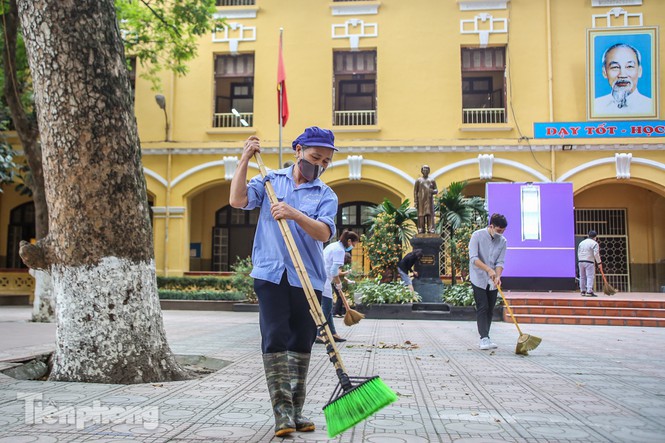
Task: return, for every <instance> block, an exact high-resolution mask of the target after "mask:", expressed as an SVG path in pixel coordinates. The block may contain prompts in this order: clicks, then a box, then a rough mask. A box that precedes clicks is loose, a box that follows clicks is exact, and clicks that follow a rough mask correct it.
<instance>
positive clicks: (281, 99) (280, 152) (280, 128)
mask: <svg viewBox="0 0 665 443" xmlns="http://www.w3.org/2000/svg"><path fill="white" fill-rule="evenodd" d="M283 33H284V28H279V50H280V51H281V50H282V34H283ZM283 100H284V88H282V86H281V85H280V87H279V151H278V152H279V165H278V166H277V169H281V168H282V126H283V122H282V118H283V115H282V114H283V112H282V107H283V106H284V104H283Z"/></svg>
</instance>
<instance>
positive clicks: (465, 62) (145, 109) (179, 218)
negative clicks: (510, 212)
mask: <svg viewBox="0 0 665 443" xmlns="http://www.w3.org/2000/svg"><path fill="white" fill-rule="evenodd" d="M218 3H219V4H220V6H218V11H217V14H218V15H219V16H220V17H225V18H226V22H227V24H228V27H227V28H226V29H224V30H217V31H216V32H214V33H211V34H210V35H208V36H206V37H205V38H202V39H201V41H200V45H199V51H198V56H197V58H196V59H195V60H194V61H192V62H191V64H190V66H189V73H188V74H187V75H186V76H184V77H176V76H174V75H172V74H170V73H169V74H163V76H162V83H161V90H160V91H157V92H156V91H153V90H152V89H151V85H150V84H149V83H148V82H147V81H145V80H143V79H141V77H140V74H141V71H142V67H141V65H140V63H139V64H138V67H137V74H138V75H137V76H136V92H135V108H136V116H137V121H138V127H139V134H140V137H141V145H142V152H143V165H144V171H145V176H146V181H147V185H148V193H149V196H150V199H151V204H152V209H153V226H154V241H155V259H156V266H157V271H158V273H159V274H161V275H182V274H184V273H186V272H193V271H204V272H208V271H227V270H229V268H230V266H231V265H232V263H233V262H234V260H235V257H236V256H241V257H243V256H246V255H248V254H249V251H250V250H251V249H250V248H251V241H252V236H253V229H254V228H253V224H254V222H255V219H254V215H253V214H251V213H247V214H245V213H244V212H242V211H235V210H231V208H229V207H228V197H229V185H230V179H231V177H232V175H233V172H234V171H235V166H236V163H237V159H238V158H239V156H240V152H241V147H242V143H243V141H244V140H245V139H246V138H247V137H248V136H250V135H256V136H258V137H259V138H260V140H261V146H262V150H263V158H264V161H266V163H267V166H268V167H271V168H277V167H278V166H279V165H280V162H281V163H283V162H286V161H289V160H293V159H294V157H293V151H292V150H291V141H292V140H293V139H294V138H295V137H297V136H298V135H299V134H300V133H301V132H302V131H303V129H304V128H305V127H307V126H312V125H317V126H321V127H325V128H330V129H332V130H333V131H334V132H335V136H336V145H337V146H338V148H339V152H337V153H336V154H335V156H334V159H333V160H334V162H333V165H332V167H331V168H329V169H328V170H327V171H326V172H325V174H324V175H323V176H322V179H323V180H324V181H325V182H326V183H327V184H328V185H330V186H331V187H332V189H333V190H334V191H335V192H336V193H337V195H338V197H339V203H340V213H339V215H338V222H339V223H338V226H339V227H340V228H342V227H343V226H348V227H355V228H357V229H360V227H361V226H362V222H363V221H364V217H363V216H364V211H365V208H367V207H368V206H370V205H375V204H378V203H381V202H382V201H383V199H384V198H388V199H390V200H391V201H392V202H393V203H395V204H399V203H401V202H402V201H403V200H404V199H407V198H408V199H410V200H413V185H414V182H415V180H416V179H417V178H418V177H419V176H420V174H421V167H422V165H424V164H427V165H428V166H430V169H431V173H430V177H432V178H434V179H435V180H436V181H437V184H438V188H439V190H442V189H444V188H445V187H446V186H447V185H448V184H449V183H451V182H453V181H464V180H466V181H468V182H469V186H468V188H467V194H468V195H480V196H484V194H485V183H487V182H491V181H503V182H534V183H547V182H571V183H572V184H573V189H574V204H575V211H576V212H575V214H576V236H582V235H584V233H585V232H586V231H587V230H588V229H589V228H590V227H594V228H596V229H598V230H599V235H600V237H601V246H602V247H603V251H604V252H607V254H608V259H609V263H610V264H609V266H610V267H612V268H613V272H612V273H613V274H615V275H616V278H617V279H618V280H614V283H617V282H618V283H619V287H620V288H622V289H623V290H632V291H660V290H661V287H664V286H665V227H664V225H665V224H664V223H663V220H665V138H664V137H665V122H664V121H663V119H662V117H663V113H662V112H663V111H662V108H663V107H664V103H663V99H665V95H664V93H663V84H662V79H663V78H665V72H664V71H665V70H664V69H663V64H662V62H661V60H663V59H665V42H664V41H663V34H662V29H661V28H662V27H663V26H664V25H665V3H664V2H663V1H662V0H585V1H579V0H537V1H534V0H456V1H454V0H451V1H445V2H443V1H438V0H413V1H408V2H407V1H403V0H380V1H341V2H340V1H333V2H323V1H312V0H288V1H285V0H256V1H252V0H240V1H234V0H220V1H219V2H218ZM280 29H282V30H283V58H284V63H285V67H286V86H287V95H288V103H289V108H290V114H289V118H288V122H287V124H286V125H285V126H284V128H282V138H281V140H282V142H281V145H282V146H281V149H280V127H279V124H278V112H277V93H276V83H277V82H276V80H277V60H278V49H279V38H280ZM635 33H636V34H637V35H638V37H633V34H635ZM624 37H626V38H628V39H629V41H631V40H630V39H632V38H638V41H639V42H641V43H640V44H642V45H644V48H643V51H642V52H643V54H642V60H641V68H642V70H643V74H642V76H641V77H640V78H639V82H637V84H638V88H639V90H640V91H641V92H642V91H643V88H646V90H645V91H646V92H642V93H643V94H644V95H647V94H648V97H649V98H650V99H651V100H652V102H651V103H652V107H651V108H650V109H647V110H646V111H642V110H641V111H637V112H633V113H628V114H624V115H622V116H620V117H616V116H603V114H602V112H601V111H599V110H598V109H594V108H593V107H592V106H591V104H592V103H593V102H594V100H595V98H596V97H598V96H599V94H601V93H602V91H603V90H604V89H606V87H605V86H604V85H603V81H602V79H603V78H604V77H603V76H602V72H603V67H602V66H604V65H603V64H602V62H601V61H600V59H601V57H600V56H601V55H602V53H601V52H599V51H601V49H602V48H601V46H602V45H601V42H602V43H603V44H605V42H608V41H612V40H616V41H621V40H622V39H624ZM605 81H607V80H605ZM156 93H159V94H161V95H163V96H164V99H165V106H164V108H163V109H161V108H160V106H158V104H157V103H156V102H155V94H156ZM590 108H591V109H590ZM245 124H246V125H247V126H245ZM612 127H616V128H618V129H613V130H610V129H608V128H612ZM574 128H577V129H574ZM576 131H577V135H576V134H575V132H576ZM622 131H625V132H622ZM580 135H581V136H580ZM252 174H258V169H257V167H256V165H255V164H253V163H252V164H251V165H250V175H252ZM29 216H30V214H29V200H28V199H26V198H25V197H20V196H18V195H16V194H15V193H14V192H13V191H12V188H6V189H5V193H4V194H2V196H1V206H0V254H3V255H4V263H5V266H6V267H14V265H15V264H16V258H15V257H13V256H14V252H13V250H12V248H14V247H15V244H16V239H17V238H18V237H20V236H23V237H25V236H26V235H28V234H26V232H23V233H20V232H17V231H16V229H17V228H16V226H17V223H18V224H22V225H24V226H25V224H26V223H27V222H26V220H29ZM12 232H13V233H12ZM606 269H607V268H606Z"/></svg>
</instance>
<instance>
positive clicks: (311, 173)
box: [298, 158, 326, 182]
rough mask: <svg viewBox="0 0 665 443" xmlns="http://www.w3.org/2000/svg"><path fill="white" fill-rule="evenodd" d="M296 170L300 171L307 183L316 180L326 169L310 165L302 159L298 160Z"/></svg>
mask: <svg viewBox="0 0 665 443" xmlns="http://www.w3.org/2000/svg"><path fill="white" fill-rule="evenodd" d="M298 169H300V173H301V174H302V176H303V177H304V178H305V180H307V181H308V182H311V181H314V180H316V179H317V178H319V177H320V176H321V174H323V172H324V171H325V170H326V168H324V167H322V166H319V165H315V164H312V163H310V162H308V161H307V160H305V159H304V158H301V159H300V160H298Z"/></svg>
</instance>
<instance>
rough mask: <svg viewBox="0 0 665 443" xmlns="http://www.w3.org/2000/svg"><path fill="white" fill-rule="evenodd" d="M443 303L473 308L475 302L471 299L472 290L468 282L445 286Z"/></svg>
mask: <svg viewBox="0 0 665 443" xmlns="http://www.w3.org/2000/svg"><path fill="white" fill-rule="evenodd" d="M442 298H443V301H444V302H445V303H448V304H449V305H451V306H475V305H476V300H475V299H474V298H473V288H471V284H470V283H468V282H465V283H462V284H459V285H451V286H446V288H445V289H444V290H443V297H442Z"/></svg>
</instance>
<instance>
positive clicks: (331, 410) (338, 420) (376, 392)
mask: <svg viewBox="0 0 665 443" xmlns="http://www.w3.org/2000/svg"><path fill="white" fill-rule="evenodd" d="M394 401H397V394H395V393H394V392H393V391H392V389H390V388H389V387H388V385H386V384H385V383H384V382H383V381H382V380H381V379H380V378H379V377H372V378H370V379H369V380H367V381H365V382H363V383H361V384H359V385H358V386H356V387H354V388H353V389H351V390H350V391H348V392H345V393H344V394H343V395H342V396H340V397H338V398H337V399H335V400H333V401H331V402H330V403H328V404H327V405H326V406H324V407H323V414H324V415H325V417H326V426H327V428H328V437H330V438H333V437H335V436H336V435H338V434H341V433H342V432H344V431H346V430H347V429H349V428H352V427H353V426H355V425H357V424H358V423H360V422H361V421H363V420H365V419H366V418H367V417H369V416H370V415H372V414H374V413H375V412H377V411H379V410H380V409H383V408H384V407H386V406H388V405H389V404H391V403H393V402H394Z"/></svg>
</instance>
